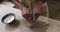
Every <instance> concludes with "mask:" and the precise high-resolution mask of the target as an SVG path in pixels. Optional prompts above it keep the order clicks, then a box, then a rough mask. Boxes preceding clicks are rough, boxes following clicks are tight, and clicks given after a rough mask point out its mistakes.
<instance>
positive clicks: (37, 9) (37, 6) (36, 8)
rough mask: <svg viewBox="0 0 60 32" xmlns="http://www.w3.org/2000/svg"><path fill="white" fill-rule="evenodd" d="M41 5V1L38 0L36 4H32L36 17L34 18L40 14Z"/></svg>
mask: <svg viewBox="0 0 60 32" xmlns="http://www.w3.org/2000/svg"><path fill="white" fill-rule="evenodd" d="M41 6H42V1H38V2H37V3H36V5H35V6H34V8H33V14H34V15H35V18H36V19H37V18H38V17H39V16H40V14H41V10H40V8H41ZM36 19H35V20H36Z"/></svg>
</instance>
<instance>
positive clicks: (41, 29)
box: [31, 22, 49, 32]
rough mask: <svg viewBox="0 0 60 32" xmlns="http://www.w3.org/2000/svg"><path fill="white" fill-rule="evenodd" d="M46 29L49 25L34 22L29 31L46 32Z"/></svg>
mask: <svg viewBox="0 0 60 32" xmlns="http://www.w3.org/2000/svg"><path fill="white" fill-rule="evenodd" d="M48 27H49V24H46V23H45V22H36V23H35V24H33V25H32V27H31V29H32V30H34V32H46V30H47V29H48Z"/></svg>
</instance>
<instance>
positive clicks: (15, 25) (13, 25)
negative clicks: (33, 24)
mask: <svg viewBox="0 0 60 32" xmlns="http://www.w3.org/2000/svg"><path fill="white" fill-rule="evenodd" d="M19 25H20V21H18V20H15V21H13V22H12V23H10V24H7V25H6V30H15V29H16V28H18V26H19Z"/></svg>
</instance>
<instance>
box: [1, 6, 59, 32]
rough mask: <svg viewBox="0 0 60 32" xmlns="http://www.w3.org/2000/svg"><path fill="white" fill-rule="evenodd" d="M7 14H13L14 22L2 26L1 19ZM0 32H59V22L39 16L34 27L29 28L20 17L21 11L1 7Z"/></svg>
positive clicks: (26, 22)
mask: <svg viewBox="0 0 60 32" xmlns="http://www.w3.org/2000/svg"><path fill="white" fill-rule="evenodd" d="M8 13H14V14H15V15H16V21H14V22H12V23H11V24H3V23H2V22H1V18H2V17H3V16H4V15H6V14H8ZM0 32H60V21H57V20H53V19H50V18H47V17H44V16H40V17H39V18H38V19H37V22H36V23H35V25H34V26H33V27H30V24H29V23H28V21H26V19H24V18H23V17H22V13H21V10H19V9H15V8H11V7H9V6H8V7H6V6H4V5H2V6H0Z"/></svg>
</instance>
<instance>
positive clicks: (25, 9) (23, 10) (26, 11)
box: [22, 8, 31, 21]
mask: <svg viewBox="0 0 60 32" xmlns="http://www.w3.org/2000/svg"><path fill="white" fill-rule="evenodd" d="M22 14H23V17H24V18H25V19H26V20H27V21H31V15H30V13H29V10H28V9H27V8H23V9H22Z"/></svg>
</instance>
